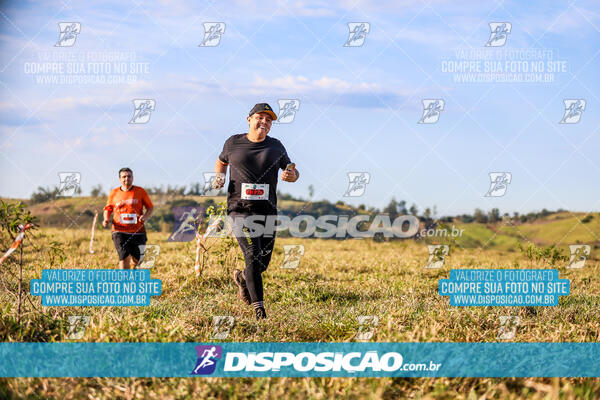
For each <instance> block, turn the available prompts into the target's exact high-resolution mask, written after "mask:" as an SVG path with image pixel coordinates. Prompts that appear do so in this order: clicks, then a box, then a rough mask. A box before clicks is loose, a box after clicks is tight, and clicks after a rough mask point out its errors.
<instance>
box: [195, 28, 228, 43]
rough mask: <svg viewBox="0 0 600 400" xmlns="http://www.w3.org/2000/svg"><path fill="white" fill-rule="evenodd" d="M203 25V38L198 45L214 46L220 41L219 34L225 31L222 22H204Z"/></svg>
mask: <svg viewBox="0 0 600 400" xmlns="http://www.w3.org/2000/svg"><path fill="white" fill-rule="evenodd" d="M202 25H204V39H202V43H200V44H199V47H215V46H218V45H219V43H220V42H221V35H223V34H224V33H225V23H224V22H205V23H203V24H202Z"/></svg>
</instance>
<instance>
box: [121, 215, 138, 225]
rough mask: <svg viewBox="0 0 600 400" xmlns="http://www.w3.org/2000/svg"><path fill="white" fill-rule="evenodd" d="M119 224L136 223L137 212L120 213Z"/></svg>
mask: <svg viewBox="0 0 600 400" xmlns="http://www.w3.org/2000/svg"><path fill="white" fill-rule="evenodd" d="M121 224H123V225H127V224H137V214H121Z"/></svg>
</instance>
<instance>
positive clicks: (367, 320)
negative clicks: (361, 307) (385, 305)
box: [356, 315, 379, 342]
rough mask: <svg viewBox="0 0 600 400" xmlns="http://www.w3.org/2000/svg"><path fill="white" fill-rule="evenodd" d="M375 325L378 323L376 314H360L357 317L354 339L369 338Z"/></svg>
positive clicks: (362, 339) (363, 340)
mask: <svg viewBox="0 0 600 400" xmlns="http://www.w3.org/2000/svg"><path fill="white" fill-rule="evenodd" d="M377 325H379V317H378V316H377V315H360V316H359V317H358V333H357V334H356V340H358V341H361V342H366V341H368V340H371V338H372V337H373V333H374V331H375V328H376V327H377Z"/></svg>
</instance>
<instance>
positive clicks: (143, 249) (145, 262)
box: [138, 244, 160, 268]
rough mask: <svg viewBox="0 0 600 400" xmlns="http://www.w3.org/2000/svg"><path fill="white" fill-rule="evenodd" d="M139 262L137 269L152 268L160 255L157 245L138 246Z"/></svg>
mask: <svg viewBox="0 0 600 400" xmlns="http://www.w3.org/2000/svg"><path fill="white" fill-rule="evenodd" d="M138 247H139V248H140V254H141V257H140V262H139V264H138V268H152V267H154V264H155V263H156V260H157V259H158V256H159V255H160V246H159V245H157V244H140V245H139V246H138Z"/></svg>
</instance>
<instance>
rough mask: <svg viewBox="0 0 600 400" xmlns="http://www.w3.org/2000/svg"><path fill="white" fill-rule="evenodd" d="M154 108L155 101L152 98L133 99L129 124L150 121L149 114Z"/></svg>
mask: <svg viewBox="0 0 600 400" xmlns="http://www.w3.org/2000/svg"><path fill="white" fill-rule="evenodd" d="M155 109H156V101H155V100H153V99H134V100H133V117H132V118H131V121H129V123H130V124H145V123H147V122H148V121H150V114H151V113H152V111H154V110H155Z"/></svg>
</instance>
